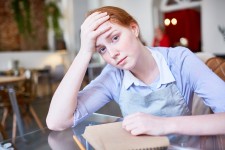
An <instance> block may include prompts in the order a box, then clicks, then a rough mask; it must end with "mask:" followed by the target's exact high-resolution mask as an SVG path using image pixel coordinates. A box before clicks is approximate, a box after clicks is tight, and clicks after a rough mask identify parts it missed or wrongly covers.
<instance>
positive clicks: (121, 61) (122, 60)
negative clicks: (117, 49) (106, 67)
mask: <svg viewBox="0 0 225 150" xmlns="http://www.w3.org/2000/svg"><path fill="white" fill-rule="evenodd" d="M126 58H127V57H124V58H123V59H121V60H120V61H118V62H117V65H120V64H122V63H123V62H124V60H125V59H126Z"/></svg>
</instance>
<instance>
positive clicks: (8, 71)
mask: <svg viewBox="0 0 225 150" xmlns="http://www.w3.org/2000/svg"><path fill="white" fill-rule="evenodd" d="M106 5H112V6H118V7H121V8H123V9H125V10H126V11H128V12H129V13H130V14H131V15H133V16H134V18H136V20H137V21H138V22H139V25H140V29H141V34H142V37H143V39H144V41H145V43H146V45H147V46H169V47H175V46H185V47H187V48H189V49H190V50H191V51H193V52H194V53H196V55H198V56H199V57H201V59H202V60H203V61H205V60H206V59H208V58H209V57H212V56H220V57H225V19H224V14H225V9H224V6H225V0H215V1H212V0H139V1H138V0H0V76H20V75H25V76H26V85H27V83H28V82H27V81H29V83H32V84H30V86H34V87H35V88H32V89H33V90H34V91H32V92H33V93H35V96H33V97H32V99H33V100H32V101H30V102H29V106H33V107H34V110H35V111H36V113H37V116H39V118H40V121H41V123H42V124H43V125H44V126H45V117H46V114H47V111H48V106H49V103H50V100H51V96H52V94H53V93H54V90H55V89H56V87H57V85H58V84H59V82H60V81H61V79H62V78H63V76H64V74H65V73H66V70H67V69H68V67H69V65H70V64H71V62H72V60H73V59H74V57H75V56H76V54H77V53H78V51H79V48H80V26H81V24H82V22H83V21H84V19H85V14H86V12H87V11H89V10H92V9H94V8H97V7H100V6H106ZM104 65H105V62H104V61H103V60H102V59H101V57H100V56H99V55H98V54H95V55H94V56H93V58H92V60H91V62H90V65H89V67H88V70H87V73H86V76H85V79H84V82H83V84H82V88H83V87H84V86H85V85H86V84H87V83H88V82H90V81H91V80H92V79H94V78H95V77H96V76H97V75H98V74H99V73H100V72H101V69H102V68H103V67H104ZM0 87H1V85H0ZM16 88H17V89H20V90H21V89H23V90H24V89H25V86H24V84H19V85H16ZM1 90H2V91H4V88H1ZM23 90H22V92H24V91H23ZM3 95H4V94H3ZM3 95H1V96H0V101H2V100H3V99H4V98H5V97H4V96H3ZM1 104H2V103H1ZM3 104H4V103H3ZM0 107H1V108H2V109H1V111H0V112H1V114H2V115H3V114H4V108H6V106H5V105H1V106H0ZM19 107H20V106H19ZM109 107H114V105H113V106H112V105H110V106H109ZM7 108H9V110H10V107H9V105H7ZM20 109H21V110H22V107H20ZM114 109H115V108H113V110H114ZM100 111H102V112H104V113H108V114H112V113H114V114H113V115H120V114H119V111H117V112H118V114H115V111H114V112H107V111H109V109H104V108H103V109H102V110H100ZM8 116H9V119H8V121H5V123H4V122H3V121H1V122H2V125H3V127H4V128H5V129H6V131H7V132H8V134H9V137H10V135H11V132H12V130H11V127H12V124H11V122H12V114H11V118H10V115H8ZM22 118H23V117H22ZM39 127H40V126H37V125H36V123H33V124H31V125H30V126H27V130H26V132H28V131H32V130H34V129H38V128H39Z"/></svg>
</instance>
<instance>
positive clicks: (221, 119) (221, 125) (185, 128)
mask: <svg viewBox="0 0 225 150" xmlns="http://www.w3.org/2000/svg"><path fill="white" fill-rule="evenodd" d="M165 120H166V121H165V125H166V134H173V133H174V134H186V135H215V134H225V113H217V114H209V115H199V116H179V117H170V118H166V119H165Z"/></svg>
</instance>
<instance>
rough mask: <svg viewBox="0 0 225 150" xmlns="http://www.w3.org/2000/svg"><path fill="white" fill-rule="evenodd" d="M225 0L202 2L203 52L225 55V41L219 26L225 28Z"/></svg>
mask: <svg viewBox="0 0 225 150" xmlns="http://www.w3.org/2000/svg"><path fill="white" fill-rule="evenodd" d="M224 6H225V0H216V1H213V0H202V12H201V14H202V22H201V23H202V50H203V51H205V52H211V53H215V54H225V41H224V39H223V37H222V34H221V33H220V32H219V30H218V25H220V26H222V27H223V28H225V16H224V15H225V9H224Z"/></svg>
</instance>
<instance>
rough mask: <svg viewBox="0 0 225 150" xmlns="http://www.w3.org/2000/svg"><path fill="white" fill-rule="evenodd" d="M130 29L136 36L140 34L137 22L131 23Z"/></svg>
mask: <svg viewBox="0 0 225 150" xmlns="http://www.w3.org/2000/svg"><path fill="white" fill-rule="evenodd" d="M130 29H131V31H132V32H133V34H134V35H135V36H136V37H138V36H139V26H138V25H137V24H136V23H131V24H130Z"/></svg>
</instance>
